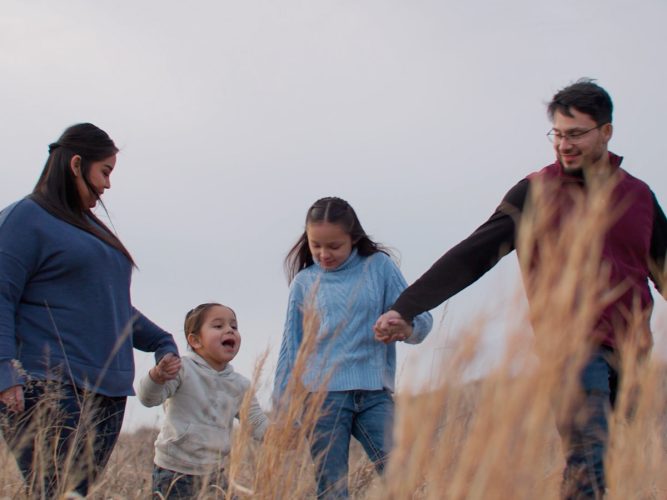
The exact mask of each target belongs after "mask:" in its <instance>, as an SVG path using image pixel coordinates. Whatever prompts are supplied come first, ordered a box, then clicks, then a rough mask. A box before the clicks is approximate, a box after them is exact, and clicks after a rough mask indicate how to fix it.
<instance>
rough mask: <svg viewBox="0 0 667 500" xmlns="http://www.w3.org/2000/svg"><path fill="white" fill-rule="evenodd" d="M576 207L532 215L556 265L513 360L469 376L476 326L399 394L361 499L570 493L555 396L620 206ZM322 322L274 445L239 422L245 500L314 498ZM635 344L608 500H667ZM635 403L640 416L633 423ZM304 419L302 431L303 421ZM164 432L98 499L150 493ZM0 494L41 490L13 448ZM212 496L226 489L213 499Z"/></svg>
mask: <svg viewBox="0 0 667 500" xmlns="http://www.w3.org/2000/svg"><path fill="white" fill-rule="evenodd" d="M547 208H548V207H547ZM574 209H575V210H579V211H580V213H578V215H577V216H576V217H573V220H574V221H575V222H576V223H575V224H569V225H564V226H563V227H562V228H561V231H560V232H559V233H558V236H557V237H555V238H553V239H549V235H548V232H545V227H548V224H546V225H545V221H544V220H543V219H541V218H540V217H537V216H535V217H533V218H530V217H524V219H525V220H524V224H523V226H522V228H521V232H520V238H519V242H518V245H517V249H518V254H519V256H520V263H521V267H522V269H524V270H526V268H527V266H529V265H531V263H533V262H534V261H533V257H534V255H533V250H534V249H535V248H536V242H539V243H540V246H539V252H540V257H541V259H542V262H544V263H545V264H544V265H543V266H542V267H541V268H540V269H539V273H533V276H536V278H535V279H532V280H531V281H529V282H527V290H528V295H529V299H530V304H531V307H530V311H517V314H516V321H515V324H514V325H510V326H509V327H508V328H509V329H510V331H509V332H508V335H507V338H508V339H509V340H508V341H507V344H506V349H505V353H504V360H503V362H501V363H500V364H499V365H498V366H496V367H495V368H493V370H491V371H490V372H489V373H487V374H486V375H485V377H484V378H483V379H481V380H477V381H472V382H471V381H470V380H468V379H466V377H465V376H464V374H465V373H466V369H467V368H468V367H469V366H470V364H471V362H472V361H473V360H474V359H475V357H476V356H477V355H478V353H479V349H480V347H479V342H478V336H479V335H478V334H477V332H476V331H475V330H476V329H475V328H471V331H470V332H468V333H467V334H465V335H463V334H462V335H459V336H458V338H460V339H461V340H460V342H459V344H458V345H456V346H454V348H452V349H448V354H447V355H446V356H445V357H443V359H442V360H441V363H440V373H439V374H438V380H436V381H433V380H432V381H430V385H429V386H428V388H426V387H424V388H423V390H422V391H416V393H415V394H398V395H397V418H396V426H395V430H394V432H395V437H396V447H395V449H394V452H393V455H392V459H391V463H390V466H389V470H388V471H387V473H386V474H385V477H383V478H378V477H376V475H375V473H374V471H373V468H372V467H371V465H370V464H369V463H368V462H367V460H366V459H365V457H364V455H363V453H361V452H360V450H359V448H358V447H357V446H356V444H355V448H354V450H353V454H352V460H351V468H350V471H351V473H350V484H351V491H352V494H353V497H354V498H357V499H367V500H374V499H378V500H379V499H383V500H385V499H396V500H406V499H427V500H436V499H437V500H443V499H444V500H508V499H512V500H524V499H525V500H535V499H540V500H552V499H553V500H555V499H557V498H558V496H559V483H560V478H561V473H562V469H563V454H562V449H561V443H560V438H559V436H558V433H557V431H556V426H555V416H554V411H553V408H554V406H553V402H554V399H557V398H573V397H575V395H576V377H577V373H578V368H579V367H580V366H581V364H582V363H583V361H584V358H585V356H586V355H587V345H588V342H587V339H588V338H589V335H590V331H591V328H592V324H593V322H594V321H595V318H596V317H597V315H598V314H599V311H600V310H601V308H602V307H604V306H605V304H607V303H608V300H609V286H608V282H607V281H606V280H605V276H606V273H605V272H604V269H603V268H601V267H600V264H599V263H600V251H601V243H600V242H601V240H602V235H603V234H604V231H605V229H606V227H608V225H609V224H610V222H611V221H610V216H609V214H610V213H613V211H611V210H610V209H609V205H608V204H606V203H605V193H604V192H601V194H600V197H592V196H591V197H589V199H587V200H580V203H579V205H577V206H576V207H575V208H574ZM538 212H539V211H536V213H538ZM541 213H548V210H542V211H541ZM508 293H511V291H508ZM641 319H642V318H641V316H638V320H637V321H640V320H641ZM316 327H317V318H316V317H315V316H314V315H312V314H311V315H306V324H305V325H304V331H305V332H306V335H305V337H306V340H305V342H304V345H303V346H302V352H301V353H300V356H299V359H298V360H297V363H296V367H295V371H294V374H295V376H294V377H293V380H292V382H291V386H290V387H289V388H288V393H289V394H290V398H289V405H288V407H287V410H286V417H285V419H284V420H283V423H282V424H281V423H278V424H276V425H275V426H274V427H272V428H271V429H270V431H269V432H268V434H267V436H266V438H265V440H264V441H263V442H262V443H256V442H254V441H253V440H252V439H251V438H250V437H249V435H248V430H247V429H246V428H245V426H243V425H241V426H240V427H239V428H238V430H237V433H236V436H235V440H234V445H233V449H232V453H231V456H230V457H229V460H228V463H227V464H226V467H225V468H226V471H227V474H228V476H229V479H230V482H231V489H232V490H233V493H234V494H235V495H236V496H237V497H238V498H240V499H245V498H258V499H302V498H312V497H313V492H314V480H313V466H312V461H311V459H310V457H309V454H308V451H307V445H306V442H307V438H308V435H309V433H310V431H311V430H312V423H313V421H314V419H315V418H316V416H317V411H318V410H317V401H316V400H317V398H312V397H311V398H310V399H308V400H307V399H306V394H305V391H304V390H303V388H302V387H299V385H298V384H297V383H295V382H294V380H298V375H299V373H302V370H303V367H304V366H305V365H306V364H307V362H308V355H309V353H310V352H312V350H313V349H314V348H316V346H315V344H314V342H315V340H314V337H315V335H308V332H314V331H316ZM636 331H641V330H640V329H639V328H638V329H636ZM663 334H664V332H656V335H663ZM628 339H629V341H628V342H626V343H623V345H622V349H621V350H622V353H623V366H622V368H623V372H624V379H623V383H622V385H621V390H620V393H619V398H618V403H617V409H616V411H615V413H614V415H613V417H612V419H611V436H612V437H611V442H610V446H609V450H608V455H607V457H608V459H607V473H608V492H607V496H606V500H628V499H631V500H635V499H636V500H644V499H645V500H649V499H655V500H664V499H667V474H666V473H665V464H667V447H666V437H667V433H666V425H665V421H666V419H667V390H666V389H665V387H666V381H667V370H666V369H665V367H664V366H663V365H662V364H660V363H659V362H658V361H656V360H655V359H654V358H648V359H647V360H646V361H645V362H644V363H642V364H638V363H637V362H636V361H635V360H636V359H637V351H638V350H640V349H642V348H643V347H644V345H643V344H642V342H641V339H642V337H641V336H629V337H628ZM263 361H264V360H259V362H258V369H257V373H255V377H254V378H255V380H257V379H258V378H259V377H258V375H259V372H260V370H261V368H262V365H263ZM631 396H632V397H631ZM313 399H315V401H314V404H310V405H309V404H308V401H310V402H313ZM566 400H567V399H566ZM631 406H632V408H633V409H634V411H633V412H632V414H633V415H632V418H626V416H627V415H628V414H629V413H630V412H629V411H628V410H629V408H630V407H631ZM243 415H244V411H242V412H241V417H242V418H241V420H242V421H243ZM296 419H300V420H301V426H299V427H294V426H290V425H289V422H293V421H295V420H296ZM155 434H156V431H155V430H154V429H142V430H139V431H137V432H135V433H133V434H124V435H123V436H122V437H121V439H120V443H119V445H118V446H117V448H116V450H115V451H114V454H113V456H112V458H111V461H110V463H109V466H108V467H107V470H106V472H105V474H104V476H103V477H102V479H101V481H100V482H99V483H98V484H97V486H96V488H95V490H94V492H93V493H92V494H91V498H95V499H98V498H99V499H103V498H149V497H150V471H151V464H152V454H153V441H154V439H155ZM0 497H2V498H12V499H23V498H29V497H30V495H27V496H26V495H25V494H24V493H23V492H22V490H21V481H20V478H19V476H18V474H17V472H16V469H15V467H14V464H13V461H12V459H11V457H8V455H7V453H6V451H5V450H0ZM207 497H212V495H202V498H207Z"/></svg>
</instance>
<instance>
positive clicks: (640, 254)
mask: <svg viewBox="0 0 667 500" xmlns="http://www.w3.org/2000/svg"><path fill="white" fill-rule="evenodd" d="M610 159H611V161H612V165H614V166H615V167H616V168H618V177H619V181H618V183H617V185H616V187H615V190H614V192H613V195H612V196H613V200H614V201H613V202H612V206H615V207H620V206H623V207H626V206H627V208H626V209H625V210H622V211H620V213H619V215H618V217H617V218H616V219H615V220H614V222H613V224H612V226H611V227H610V229H609V230H608V231H607V233H606V235H605V240H604V245H603V250H602V254H603V255H602V257H603V260H604V261H605V262H608V263H609V264H610V270H611V275H610V282H611V283H610V286H612V287H613V286H616V285H621V286H623V287H624V288H623V289H624V293H622V294H621V295H620V296H619V297H617V298H616V299H615V301H614V302H613V303H612V304H610V305H609V306H608V307H607V308H606V309H605V310H604V312H603V313H602V315H601V317H600V318H599V321H598V325H597V327H596V332H597V333H598V335H600V336H601V341H602V343H604V344H607V345H610V346H614V345H615V338H614V332H615V330H618V329H619V328H620V327H623V326H625V319H626V317H627V313H628V312H629V311H631V310H632V306H633V300H634V299H635V297H637V298H638V299H639V303H640V305H641V307H642V309H643V310H644V311H646V312H647V313H649V314H650V309H651V307H652V304H653V300H652V297H651V292H650V289H649V285H648V279H649V278H650V279H651V280H652V281H653V282H654V283H655V286H656V288H657V289H658V290H662V285H663V283H662V278H663V275H664V270H665V254H666V253H667V219H666V218H665V214H664V213H663V211H662V209H661V208H660V205H659V204H658V202H657V200H656V198H655V195H654V194H653V192H652V191H651V190H650V188H649V187H648V186H647V185H646V184H645V183H644V182H642V181H641V180H639V179H637V178H635V177H633V176H632V175H630V174H629V173H627V172H626V171H625V170H623V169H621V168H620V164H621V161H622V158H621V157H619V156H616V155H614V154H613V153H610ZM538 179H542V180H548V181H554V182H556V186H557V191H558V199H559V200H560V201H559V209H560V210H559V214H561V215H562V213H563V212H564V211H565V210H567V206H568V205H567V203H568V197H569V196H570V195H571V194H572V193H573V192H576V191H579V192H582V193H584V194H585V188H586V186H585V183H584V179H583V176H581V175H578V176H576V175H567V174H565V173H564V171H563V167H562V166H561V165H560V163H559V162H556V163H553V164H551V165H548V166H547V167H545V168H543V169H542V170H540V171H538V172H535V173H533V174H530V175H529V176H528V177H526V178H525V179H523V180H521V181H519V182H518V183H517V184H516V185H515V186H514V187H513V188H512V189H510V190H509V191H508V193H507V194H506V195H505V197H504V198H503V201H502V202H501V203H500V205H499V206H498V208H497V209H496V211H495V212H494V213H493V214H492V215H491V217H490V218H489V219H488V220H487V221H486V222H485V223H484V224H482V225H481V226H480V227H479V228H477V229H476V230H475V231H474V232H473V233H472V234H471V235H470V236H469V237H468V238H466V239H465V240H463V241H461V242H460V243H459V244H457V245H456V246H454V247H453V248H452V249H450V250H449V251H448V252H447V253H445V254H444V255H443V256H442V257H440V259H438V260H437V261H436V262H435V263H434V264H433V266H431V268H430V269H429V270H428V271H426V273H424V274H423V275H422V276H421V277H420V278H419V279H418V280H417V281H416V282H415V283H413V284H412V285H411V286H409V287H408V288H407V289H406V290H405V291H404V292H403V293H402V294H401V296H400V297H399V298H398V299H397V300H396V302H395V303H394V305H393V306H392V307H391V309H393V310H395V311H397V312H398V313H400V314H401V316H402V317H403V318H405V319H406V320H408V321H410V320H411V319H412V318H413V317H414V316H416V315H417V314H420V313H422V312H424V311H428V310H430V309H433V308H434V307H436V306H438V305H439V304H441V303H442V302H444V301H445V300H447V299H449V298H450V297H452V296H453V295H456V294H457V293H458V292H460V291H461V290H463V289H464V288H466V287H467V286H469V285H470V284H472V283H474V282H475V281H477V280H478V279H479V278H480V277H481V276H482V275H484V274H485V273H486V272H487V271H488V270H489V269H491V268H492V267H493V266H494V265H495V264H496V263H497V262H498V261H499V260H500V259H501V258H502V257H503V256H505V255H506V254H508V253H509V252H511V251H512V250H514V249H515V244H516V235H517V229H518V222H519V219H520V215H521V213H522V212H523V209H524V206H525V205H526V200H527V199H528V195H529V191H530V189H531V186H534V185H535V183H536V181H537V180H538ZM624 203H625V204H624ZM647 317H648V314H647Z"/></svg>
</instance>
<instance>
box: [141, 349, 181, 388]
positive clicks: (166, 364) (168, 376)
mask: <svg viewBox="0 0 667 500" xmlns="http://www.w3.org/2000/svg"><path fill="white" fill-rule="evenodd" d="M180 369H181V358H179V357H178V356H176V355H175V354H172V353H167V354H165V355H164V357H163V358H162V359H161V360H160V362H159V363H158V364H157V365H156V366H154V367H153V368H151V369H150V371H149V372H148V375H149V376H150V378H151V379H152V380H153V382H155V383H156V384H160V385H162V384H164V383H165V382H167V381H169V380H173V379H175V378H176V375H178V372H179V370H180Z"/></svg>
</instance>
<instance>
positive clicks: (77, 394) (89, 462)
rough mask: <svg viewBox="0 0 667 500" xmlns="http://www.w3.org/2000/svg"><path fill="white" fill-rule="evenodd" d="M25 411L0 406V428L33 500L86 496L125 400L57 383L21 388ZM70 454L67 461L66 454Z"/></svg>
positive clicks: (109, 446) (100, 468) (105, 456)
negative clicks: (68, 494) (66, 494)
mask: <svg viewBox="0 0 667 500" xmlns="http://www.w3.org/2000/svg"><path fill="white" fill-rule="evenodd" d="M24 398H25V411H24V412H22V413H20V414H15V413H11V412H8V411H7V409H6V408H5V407H4V405H2V404H1V403H0V422H1V424H0V427H1V428H2V433H3V435H4V438H5V440H6V442H7V444H8V446H9V448H10V449H11V451H12V453H13V454H14V457H15V458H16V462H17V465H18V467H19V469H20V470H21V472H22V473H23V476H24V478H25V479H26V483H27V484H26V486H27V487H28V490H29V493H30V494H31V495H32V496H37V497H39V496H43V497H46V498H51V497H53V496H54V495H56V494H58V493H63V492H65V491H76V492H77V493H79V494H81V495H84V496H85V495H86V494H87V493H88V489H89V487H90V486H91V484H92V483H93V482H94V481H95V480H96V479H97V478H98V477H99V475H100V474H101V472H102V471H103V469H104V467H105V466H106V464H107V461H108V460H109V456H110V455H111V452H112V451H113V448H114V446H115V445H116V441H117V439H118V435H119V433H120V428H121V426H122V424H123V416H124V414H125V403H126V399H127V398H126V397H124V396H123V397H107V396H102V395H100V394H95V393H91V392H86V391H82V390H80V389H78V388H76V387H74V386H72V385H63V384H60V383H58V382H36V383H30V384H28V385H26V386H24ZM71 450H74V452H73V455H72V461H69V460H68V458H67V457H68V454H69V453H70V451H71Z"/></svg>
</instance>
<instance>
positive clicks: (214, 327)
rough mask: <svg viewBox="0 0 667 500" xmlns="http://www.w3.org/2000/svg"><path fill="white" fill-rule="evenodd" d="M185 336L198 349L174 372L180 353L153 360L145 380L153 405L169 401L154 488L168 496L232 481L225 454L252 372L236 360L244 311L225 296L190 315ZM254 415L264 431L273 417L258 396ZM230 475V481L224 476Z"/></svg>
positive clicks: (143, 391)
mask: <svg viewBox="0 0 667 500" xmlns="http://www.w3.org/2000/svg"><path fill="white" fill-rule="evenodd" d="M184 330H185V336H186V340H187V342H188V346H189V347H190V348H191V349H192V350H193V351H194V353H192V354H191V355H187V356H184V357H183V358H182V360H181V362H182V367H181V369H180V370H179V371H178V372H177V373H176V374H173V375H170V372H173V367H172V366H171V365H172V364H173V363H174V361H173V360H165V361H161V362H160V363H158V364H157V366H154V367H153V368H151V370H150V371H149V372H148V375H147V376H145V377H144V378H143V379H142V380H141V382H140V385H139V390H138V391H137V393H138V396H139V399H140V400H141V402H142V403H143V404H144V405H146V406H149V407H150V406H157V405H159V404H161V403H163V402H164V406H165V411H166V418H165V421H164V423H163V425H162V429H161V430H160V434H159V435H158V437H157V440H156V441H155V460H154V462H155V466H154V468H153V491H154V492H155V493H156V496H157V493H160V494H161V495H162V498H170V499H178V498H193V497H196V496H197V495H198V494H199V491H200V490H201V489H202V488H208V486H209V484H215V483H216V482H217V483H218V486H222V487H223V488H225V489H226V481H225V479H224V476H222V472H223V469H222V460H223V458H224V457H225V456H227V455H228V454H229V452H230V449H231V435H232V424H233V421H234V417H236V418H239V410H240V408H241V403H242V401H243V397H244V395H245V393H246V391H247V390H248V388H249V387H250V382H249V381H248V379H246V378H245V377H243V376H242V375H239V374H238V373H236V372H234V369H233V368H232V366H231V365H230V364H229V362H230V361H231V360H232V359H234V357H235V356H236V354H237V353H238V352H239V347H240V346H241V335H240V334H239V330H238V323H237V321H236V314H235V313H234V311H232V310H231V309H230V308H229V307H227V306H223V305H222V304H217V303H209V304H201V305H199V306H197V307H195V308H194V309H192V310H191V311H189V312H188V313H187V315H186V316H185V327H184ZM248 417H249V423H250V425H251V426H252V428H253V436H254V437H255V438H256V439H262V437H263V436H264V433H265V431H266V427H267V418H266V415H265V414H264V412H263V411H262V409H261V408H260V406H259V404H258V403H257V400H256V399H255V398H254V396H253V398H252V401H251V404H250V408H249V413H248ZM221 483H222V484H221Z"/></svg>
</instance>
